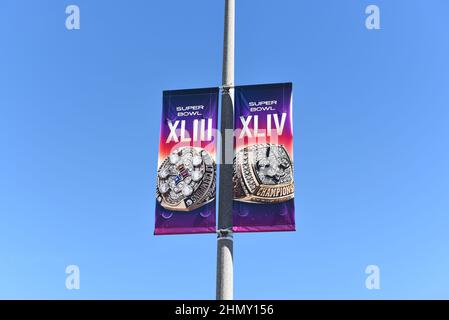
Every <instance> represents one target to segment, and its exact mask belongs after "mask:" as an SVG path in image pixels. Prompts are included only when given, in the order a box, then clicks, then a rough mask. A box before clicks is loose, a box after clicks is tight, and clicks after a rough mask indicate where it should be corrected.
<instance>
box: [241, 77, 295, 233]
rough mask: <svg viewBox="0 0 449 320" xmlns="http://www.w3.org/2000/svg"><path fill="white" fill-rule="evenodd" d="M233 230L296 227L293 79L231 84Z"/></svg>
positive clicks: (245, 230) (268, 229)
mask: <svg viewBox="0 0 449 320" xmlns="http://www.w3.org/2000/svg"><path fill="white" fill-rule="evenodd" d="M234 124H235V133H234V135H235V140H234V151H235V157H234V175H233V186H234V202H233V230H234V231H235V232H264V231H294V230H295V215H294V213H295V207H294V199H293V198H294V181H293V178H294V175H293V131H292V129H293V128H292V84H291V83H282V84H267V85H254V86H239V87H236V88H235V113H234Z"/></svg>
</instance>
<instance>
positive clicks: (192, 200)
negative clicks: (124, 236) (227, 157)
mask: <svg viewBox="0 0 449 320" xmlns="http://www.w3.org/2000/svg"><path fill="white" fill-rule="evenodd" d="M218 90H219V89H218V88H207V89H193V90H176V91H164V93H163V110H162V122H161V132H160V144H159V160H158V173H157V188H156V222H155V223H156V227H155V232H154V233H155V234H156V235H161V234H186V233H215V232H216V231H215V230H216V227H215V223H216V221H215V187H216V135H215V133H216V129H217V112H218Z"/></svg>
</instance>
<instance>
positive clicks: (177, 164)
mask: <svg viewBox="0 0 449 320" xmlns="http://www.w3.org/2000/svg"><path fill="white" fill-rule="evenodd" d="M215 172H216V165H215V161H214V160H213V158H212V157H211V156H210V155H209V153H208V152H207V151H206V150H204V149H201V148H193V147H183V148H179V149H176V150H174V151H173V152H172V153H171V154H170V155H169V156H168V157H167V158H166V159H165V160H164V161H163V162H162V164H161V166H160V168H159V171H158V179H157V190H156V198H157V201H158V202H159V203H160V204H161V206H162V207H164V208H165V209H168V210H173V211H192V210H195V209H197V208H199V207H201V206H203V205H205V204H206V203H208V202H210V201H212V200H214V199H215Z"/></svg>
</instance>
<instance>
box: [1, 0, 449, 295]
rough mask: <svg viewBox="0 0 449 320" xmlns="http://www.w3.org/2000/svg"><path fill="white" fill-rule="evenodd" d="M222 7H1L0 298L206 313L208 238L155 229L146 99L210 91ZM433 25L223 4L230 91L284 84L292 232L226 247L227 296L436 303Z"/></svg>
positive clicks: (441, 219) (15, 2)
mask: <svg viewBox="0 0 449 320" xmlns="http://www.w3.org/2000/svg"><path fill="white" fill-rule="evenodd" d="M72 3H75V4H77V5H79V7H80V9H81V30H77V31H68V30H66V28H65V18H66V14H65V7H66V6H67V5H69V4H72ZM369 4H376V5H378V6H379V7H380V9H381V27H382V29H381V30H371V31H369V30H367V29H366V28H365V17H366V15H365V8H366V6H367V5H369ZM223 9H224V8H223V1H222V0H214V1H211V0H197V1H190V2H189V3H187V1H181V0H176V1H175V0H173V1H145V0H133V1H121V0H120V1H118V0H117V1H106V0H96V1H87V0H74V1H71V2H69V1H56V0H54V1H50V0H39V1H35V0H28V1H25V0H2V1H1V2H0V41H1V45H0V146H1V151H0V298H57V299H59V298H63V299H65V298H67V299H79V298H87V299H90V298H104V299H108V298H137V299H140V298H148V299H155V298H158V299H167V298H168V299H182V298H187V299H213V298H214V296H215V246H216V242H215V236H214V235H194V236H167V237H154V236H153V235H152V232H153V226H154V205H155V203H154V202H155V200H154V190H155V177H156V169H157V163H156V162H157V155H156V153H157V144H158V141H159V137H158V134H159V120H160V113H161V103H162V90H164V89H180V88H195V87H205V86H216V85H220V82H221V55H222V32H223V31H222V20H223ZM448 12H449V3H448V1H447V0H409V1H406V0H396V1H388V0H374V1H365V0H352V1H351V0H345V1H332V0H327V1H325V0H319V1H317V0H308V1H305V0H301V1H298V0H276V1H274V0H264V1H261V0H244V1H243V0H237V39H236V41H237V43H236V82H237V83H238V84H252V83H266V82H286V81H291V82H293V83H294V130H295V154H294V158H295V165H296V167H295V169H296V172H295V179H296V185H297V194H296V208H297V212H296V220H297V229H298V231H297V232H295V233H261V234H241V235H240V234H239V235H236V237H235V297H236V298H238V299H251V298H254V299H270V298H274V299H301V298H325V299H328V298H337V299H346V298H356V299H371V298H373V299H378V298H387V299H389V298H446V299H447V298H449V248H448V247H449V232H448V230H449V90H448V88H449V59H448V57H449V25H448V19H447V15H448ZM70 264H76V265H79V266H80V268H81V289H80V290H78V291H76V290H72V291H69V290H67V289H66V288H65V278H66V274H65V267H66V266H67V265H70ZM370 264H375V265H378V266H379V267H380V269H381V290H377V291H375V290H374V291H373V290H367V289H366V288H365V278H366V275H365V267H366V266H367V265H370Z"/></svg>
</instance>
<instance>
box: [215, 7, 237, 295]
mask: <svg viewBox="0 0 449 320" xmlns="http://www.w3.org/2000/svg"><path fill="white" fill-rule="evenodd" d="M225 2H226V4H225V23H224V42H223V80H222V93H221V94H222V96H221V97H222V99H221V128H220V133H221V159H220V164H219V166H220V182H219V184H220V186H219V205H218V235H217V295H216V297H217V300H232V299H233V297H234V261H233V259H234V257H233V244H234V240H233V234H232V201H233V192H232V171H233V165H232V158H233V157H232V152H233V136H232V132H233V130H234V35H235V0H225ZM230 133H231V134H230ZM229 155H231V157H230V156H229Z"/></svg>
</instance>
